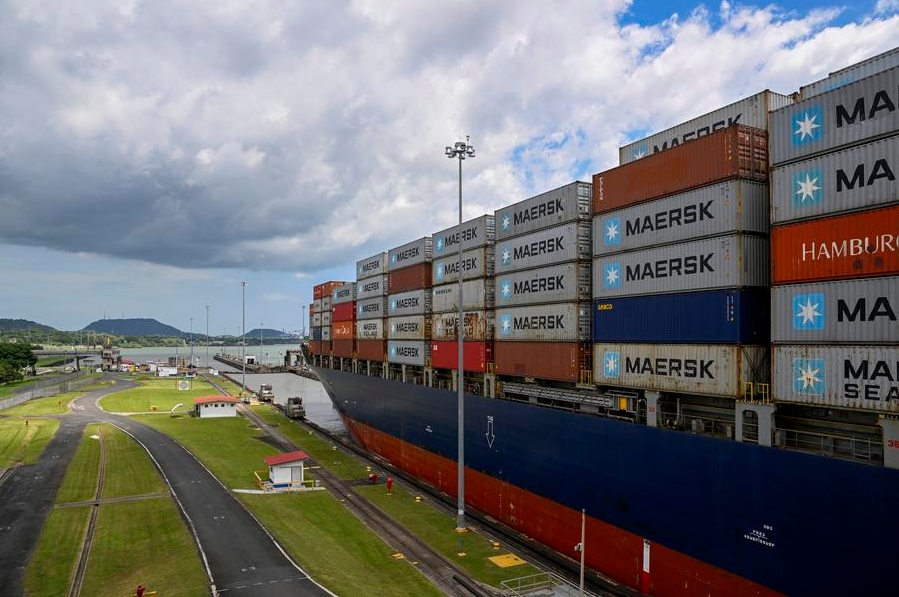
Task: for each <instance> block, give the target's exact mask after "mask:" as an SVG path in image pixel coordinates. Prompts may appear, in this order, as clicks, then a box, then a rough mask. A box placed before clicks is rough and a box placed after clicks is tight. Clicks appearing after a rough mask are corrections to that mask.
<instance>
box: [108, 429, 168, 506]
mask: <svg viewBox="0 0 899 597" xmlns="http://www.w3.org/2000/svg"><path fill="white" fill-rule="evenodd" d="M103 441H104V442H105V443H106V479H105V482H104V485H103V495H102V496H101V497H103V498H116V497H123V496H127V495H146V494H150V493H167V492H168V486H166V484H165V482H164V481H163V480H162V476H161V475H160V474H159V471H158V469H157V468H156V465H155V464H153V461H152V460H150V457H149V456H148V455H147V452H146V451H145V450H144V448H143V446H141V445H140V444H138V443H137V442H136V441H134V440H133V439H132V438H131V436H129V435H128V434H126V433H125V432H124V431H122V430H121V429H118V428H117V427H112V426H109V425H105V426H104V427H103ZM111 459H112V460H115V463H111V462H110V460H111Z"/></svg>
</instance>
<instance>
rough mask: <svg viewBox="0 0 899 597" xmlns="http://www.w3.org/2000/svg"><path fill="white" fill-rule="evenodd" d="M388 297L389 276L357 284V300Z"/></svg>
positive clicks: (361, 281) (375, 277)
mask: <svg viewBox="0 0 899 597" xmlns="http://www.w3.org/2000/svg"><path fill="white" fill-rule="evenodd" d="M386 295H387V274H383V275H376V276H372V277H370V278H365V279H364V280H359V281H358V282H356V300H357V301H359V300H362V299H367V298H373V297H376V296H386Z"/></svg>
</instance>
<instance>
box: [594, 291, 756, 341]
mask: <svg viewBox="0 0 899 597" xmlns="http://www.w3.org/2000/svg"><path fill="white" fill-rule="evenodd" d="M769 307H770V294H769V291H768V289H767V288H744V289H742V290H709V291H705V292H679V293H675V294H651V295H646V296H631V297H621V298H601V299H596V300H595V301H594V303H593V341H594V342H636V343H640V342H642V343H648V342H662V343H664V342H668V343H677V344H692V343H697V344H700V343H702V344H767V343H768V339H769V321H770V309H769Z"/></svg>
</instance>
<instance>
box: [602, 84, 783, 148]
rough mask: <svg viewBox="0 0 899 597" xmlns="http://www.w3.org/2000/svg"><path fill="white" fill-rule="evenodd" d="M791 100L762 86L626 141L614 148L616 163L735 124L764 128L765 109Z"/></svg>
mask: <svg viewBox="0 0 899 597" xmlns="http://www.w3.org/2000/svg"><path fill="white" fill-rule="evenodd" d="M793 101H794V100H793V97H792V96H788V95H782V94H780V93H775V92H773V91H768V90H767V89H766V90H765V91H761V92H759V93H756V94H755V95H751V96H749V97H747V98H744V99H741V100H738V101H736V102H734V103H732V104H729V105H727V106H724V107H723V108H718V109H717V110H715V111H713V112H709V113H708V114H704V115H703V116H699V117H697V118H694V119H692V120H688V121H687V122H684V123H682V124H679V125H677V126H674V127H671V128H670V129H667V130H664V131H662V132H661V133H656V134H654V135H650V136H649V137H646V138H644V139H640V140H639V141H633V142H632V143H628V144H627V145H625V146H623V147H621V148H620V149H619V150H618V163H619V164H627V163H628V162H634V161H637V160H639V159H640V158H643V157H646V156H648V155H652V154H654V153H660V152H662V151H666V150H668V149H673V148H675V147H678V146H680V145H683V144H684V143H689V142H690V141H694V140H696V139H701V138H702V137H706V136H708V135H710V134H712V133H714V132H716V131H719V130H721V129H723V128H727V127H729V126H731V125H735V124H742V125H745V126H751V127H753V128H757V129H763V130H768V112H771V111H772V110H778V109H780V108H783V107H784V106H789V105H790V104H792V103H793Z"/></svg>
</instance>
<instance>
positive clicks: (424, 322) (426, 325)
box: [387, 315, 431, 340]
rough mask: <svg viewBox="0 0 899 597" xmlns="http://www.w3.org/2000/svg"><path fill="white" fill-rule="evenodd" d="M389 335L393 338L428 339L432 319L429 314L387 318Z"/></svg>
mask: <svg viewBox="0 0 899 597" xmlns="http://www.w3.org/2000/svg"><path fill="white" fill-rule="evenodd" d="M387 330H388V331H387V337H388V338H390V339H391V340H428V339H429V338H430V332H431V319H430V317H428V316H427V315H406V316H405V317H389V318H387Z"/></svg>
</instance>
